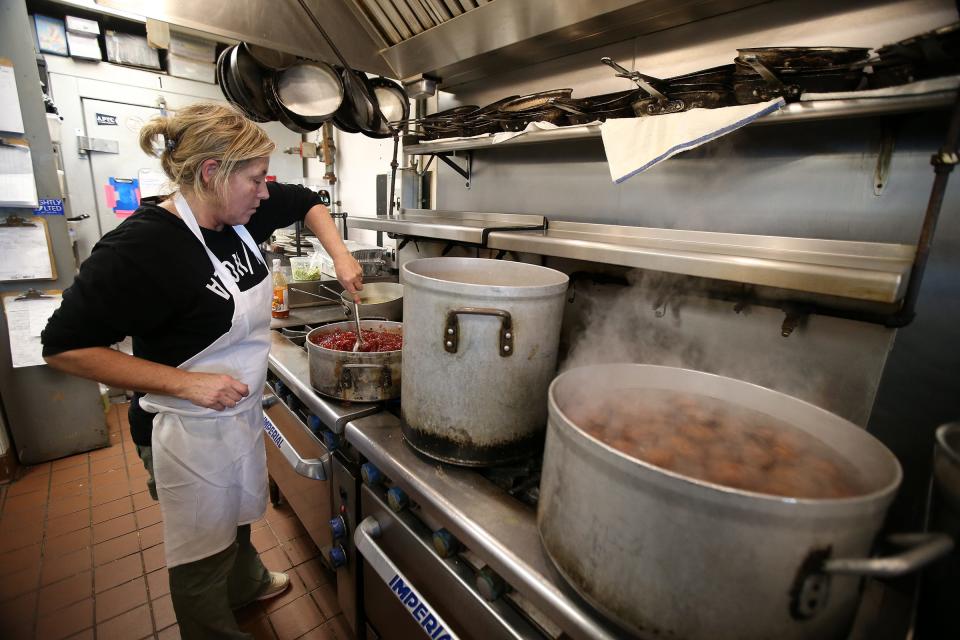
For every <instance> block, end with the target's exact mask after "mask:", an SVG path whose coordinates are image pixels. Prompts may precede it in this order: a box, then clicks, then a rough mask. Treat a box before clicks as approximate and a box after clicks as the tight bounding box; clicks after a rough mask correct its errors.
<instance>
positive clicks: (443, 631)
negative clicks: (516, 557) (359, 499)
mask: <svg viewBox="0 0 960 640" xmlns="http://www.w3.org/2000/svg"><path fill="white" fill-rule="evenodd" d="M380 533H381V530H380V523H379V522H377V519H376V518H375V517H373V516H367V517H366V518H364V519H363V521H362V522H361V523H360V525H359V526H358V527H357V528H356V530H355V531H354V532H353V543H354V544H355V545H356V546H357V550H358V551H359V552H360V553H361V554H363V558H364V560H366V561H367V564H369V565H370V567H371V568H372V569H373V570H374V571H376V572H377V575H378V576H380V579H381V580H383V582H384V584H386V585H387V587H388V588H389V589H390V591H391V592H392V593H393V594H394V595H395V596H396V597H397V598H398V599H399V600H400V602H402V603H403V605H404V607H406V609H407V611H408V612H409V613H410V614H411V615H412V616H413V617H414V619H415V620H416V621H417V622H418V623H419V624H420V627H421V628H422V629H423V630H424V633H425V634H427V635H428V636H429V637H431V638H435V637H438V636H442V637H443V638H450V640H457V635H456V634H455V633H454V632H453V631H452V630H451V629H450V626H449V625H447V623H446V622H444V621H443V619H442V618H441V617H440V615H439V614H438V613H437V610H436V609H434V608H433V607H431V606H430V603H428V602H427V601H426V600H424V599H423V596H422V595H421V594H420V592H419V591H417V590H416V589H415V588H414V586H413V584H412V583H411V582H410V581H409V580H408V579H407V578H406V577H405V576H404V575H403V574H402V573H400V570H399V569H398V568H397V565H395V564H393V562H391V560H390V558H388V557H387V555H386V554H385V553H384V552H383V550H382V549H380V545H378V544H377V543H376V538H379V537H380ZM418 614H419V615H418Z"/></svg>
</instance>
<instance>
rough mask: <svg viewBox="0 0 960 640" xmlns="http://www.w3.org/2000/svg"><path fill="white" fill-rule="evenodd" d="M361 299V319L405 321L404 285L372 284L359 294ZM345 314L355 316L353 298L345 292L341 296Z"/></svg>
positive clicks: (394, 283)
mask: <svg viewBox="0 0 960 640" xmlns="http://www.w3.org/2000/svg"><path fill="white" fill-rule="evenodd" d="M357 295H358V296H359V298H360V318H361V319H363V318H382V319H385V320H398V321H399V320H402V319H403V285H402V284H399V283H396V282H370V283H367V284H364V285H363V289H362V290H361V291H359V292H357ZM340 299H341V300H342V301H343V308H344V313H345V314H346V315H347V317H350V316H352V315H353V296H351V295H350V293H349V292H347V291H344V292H343V293H341V294H340Z"/></svg>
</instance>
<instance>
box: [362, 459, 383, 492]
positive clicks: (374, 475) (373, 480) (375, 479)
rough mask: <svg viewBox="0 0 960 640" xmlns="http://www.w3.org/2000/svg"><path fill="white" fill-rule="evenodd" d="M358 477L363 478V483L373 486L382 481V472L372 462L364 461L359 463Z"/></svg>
mask: <svg viewBox="0 0 960 640" xmlns="http://www.w3.org/2000/svg"><path fill="white" fill-rule="evenodd" d="M360 477H361V478H363V484H365V485H367V486H368V487H375V486H377V485H378V484H380V483H381V482H383V474H382V473H380V469H377V468H376V467H375V466H374V465H373V464H371V463H369V462H364V463H363V464H362V465H360Z"/></svg>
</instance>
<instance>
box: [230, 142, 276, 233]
mask: <svg viewBox="0 0 960 640" xmlns="http://www.w3.org/2000/svg"><path fill="white" fill-rule="evenodd" d="M269 164H270V159H269V158H257V159H255V160H250V161H249V162H247V163H246V164H244V165H243V168H242V169H239V170H237V171H234V172H233V173H232V174H231V175H230V177H229V178H228V179H227V188H226V193H225V194H224V201H223V209H222V211H221V215H222V220H221V222H222V223H223V224H227V225H238V224H246V223H247V222H249V221H250V216H252V215H253V213H254V212H255V211H256V210H257V207H259V206H260V201H261V200H266V199H267V198H269V197H270V194H269V193H268V192H267V168H268V167H269Z"/></svg>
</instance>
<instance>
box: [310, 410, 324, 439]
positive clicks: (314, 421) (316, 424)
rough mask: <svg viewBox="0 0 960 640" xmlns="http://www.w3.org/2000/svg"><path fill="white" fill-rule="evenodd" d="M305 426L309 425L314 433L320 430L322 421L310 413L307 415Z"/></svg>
mask: <svg viewBox="0 0 960 640" xmlns="http://www.w3.org/2000/svg"><path fill="white" fill-rule="evenodd" d="M307 426H308V427H310V431H313V433H314V435H316V434H318V433H320V430H321V429H323V423H322V422H320V417H319V416H315V415H313V414H312V413H311V414H310V415H308V416H307Z"/></svg>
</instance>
